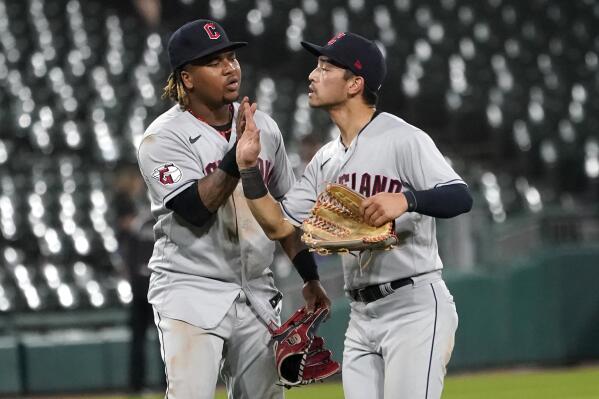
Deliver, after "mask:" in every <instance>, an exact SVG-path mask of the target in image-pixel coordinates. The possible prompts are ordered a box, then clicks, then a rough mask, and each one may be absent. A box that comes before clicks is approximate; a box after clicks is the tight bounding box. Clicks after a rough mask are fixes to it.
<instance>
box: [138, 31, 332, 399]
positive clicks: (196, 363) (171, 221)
mask: <svg viewBox="0 0 599 399" xmlns="http://www.w3.org/2000/svg"><path fill="white" fill-rule="evenodd" d="M244 45H246V43H245V42H232V41H230V40H229V39H228V37H227V35H226V33H225V31H224V30H223V28H222V27H221V26H220V25H218V24H217V23H216V22H213V21H208V20H196V21H192V22H189V23H187V24H185V25H183V26H182V27H181V28H179V29H178V30H177V31H176V32H175V33H174V34H173V35H172V36H171V38H170V40H169V44H168V53H169V58H170V63H171V67H172V74H171V75H170V77H169V79H168V82H167V86H166V87H165V96H167V97H170V98H171V99H173V100H175V101H176V102H177V104H176V105H174V106H173V107H172V108H170V109H169V110H168V111H166V112H165V113H164V114H162V115H160V116H159V117H158V118H157V119H156V120H155V121H154V122H153V123H152V124H151V125H150V126H149V127H148V128H147V130H146V132H145V134H144V137H143V140H142V142H141V144H140V146H139V149H138V162H139V166H140V170H141V172H142V175H143V177H144V180H145V183H146V185H147V187H148V189H149V194H150V198H151V203H152V213H153V215H154V217H155V218H156V224H155V225H154V235H155V245H154V251H153V255H152V258H151V259H150V262H149V268H150V269H151V271H152V274H151V278H150V288H149V293H148V299H149V302H150V303H151V304H152V307H153V310H154V319H155V323H156V326H157V328H158V332H159V338H160V345H161V354H162V358H163V360H164V364H165V374H166V380H167V390H166V397H167V398H169V399H196V398H206V399H208V398H210V399H212V398H213V397H214V392H215V387H216V382H217V376H218V373H219V372H220V374H221V377H222V378H223V380H224V382H225V383H226V386H227V390H228V395H229V398H247V399H249V398H282V397H283V394H282V388H281V387H280V386H277V385H276V382H277V379H278V376H277V374H276V370H275V367H274V354H273V351H272V345H271V342H270V338H271V337H270V333H269V327H272V326H273V325H274V324H278V322H279V314H278V309H280V306H279V303H280V299H281V293H280V292H279V291H278V290H277V289H276V287H275V285H274V283H273V276H272V272H271V271H270V269H269V268H268V266H269V265H270V264H271V262H272V259H273V250H274V246H273V245H274V244H273V243H272V242H271V241H270V240H269V239H268V238H267V237H266V236H265V235H264V233H263V231H262V229H261V228H260V226H259V225H258V224H257V223H256V221H255V219H254V218H253V216H252V214H251V212H250V211H249V209H248V207H247V204H246V201H245V199H244V198H243V194H242V190H241V184H240V182H239V170H238V167H237V164H236V160H235V150H236V143H237V139H238V137H239V136H240V135H241V134H243V133H244V131H245V132H247V130H248V128H251V129H258V128H259V129H260V131H261V134H262V138H263V140H262V148H261V151H259V154H258V155H257V158H256V160H257V165H259V166H258V167H259V168H260V173H261V176H262V180H263V184H265V185H266V186H268V189H269V190H270V192H271V193H272V195H273V196H274V198H281V197H282V196H283V195H284V194H285V193H286V192H287V191H288V190H289V188H290V187H291V186H292V184H293V182H294V176H293V173H292V170H291V167H290V164H289V160H288V159H287V156H286V153H285V146H284V144H283V140H282V136H281V133H280V131H279V128H278V126H277V124H276V123H275V122H274V121H273V120H272V119H271V118H270V117H268V116H267V115H266V114H264V113H262V112H260V111H256V105H255V104H253V105H251V104H250V103H249V101H248V99H247V98H244V99H243V100H242V101H241V103H237V102H236V100H237V99H238V97H239V86H240V83H241V70H240V66H239V63H238V61H237V58H236V54H235V51H234V50H235V49H237V48H239V47H242V46H244ZM248 116H249V117H250V118H251V119H252V124H251V126H247V125H246V117H248ZM255 133H256V132H254V134H255ZM300 244H301V241H299V239H298V238H297V236H295V237H293V236H290V237H289V238H288V239H286V240H283V241H282V245H283V248H284V250H285V251H286V252H287V254H288V255H289V256H290V258H291V259H293V263H294V265H295V266H296V267H298V270H300V274H301V275H302V277H303V278H304V281H306V284H305V286H304V296H305V298H306V301H307V303H308V305H309V306H308V307H309V308H310V307H312V308H314V307H315V306H325V307H328V306H330V301H329V300H328V298H327V297H326V294H325V292H324V290H323V289H322V287H321V286H320V283H319V282H318V274H317V273H316V272H312V274H309V275H308V274H305V273H303V272H301V270H311V271H314V270H315V264H314V260H313V259H312V257H311V255H310V254H308V252H307V250H305V247H301V246H300Z"/></svg>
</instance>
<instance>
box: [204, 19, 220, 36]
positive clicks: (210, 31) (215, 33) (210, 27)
mask: <svg viewBox="0 0 599 399" xmlns="http://www.w3.org/2000/svg"><path fill="white" fill-rule="evenodd" d="M204 30H205V31H206V33H207V34H208V37H209V38H210V40H216V39H218V38H219V37H220V33H219V32H218V31H217V30H216V26H214V24H213V23H212V22H210V23H207V24H206V25H204Z"/></svg>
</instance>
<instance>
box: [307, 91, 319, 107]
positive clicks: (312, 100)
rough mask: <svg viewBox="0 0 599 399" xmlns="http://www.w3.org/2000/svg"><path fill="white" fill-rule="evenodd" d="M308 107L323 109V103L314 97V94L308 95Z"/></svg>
mask: <svg viewBox="0 0 599 399" xmlns="http://www.w3.org/2000/svg"><path fill="white" fill-rule="evenodd" d="M308 105H309V106H310V107H312V108H320V107H322V102H321V101H320V100H319V99H318V97H316V95H314V93H310V94H309V95H308Z"/></svg>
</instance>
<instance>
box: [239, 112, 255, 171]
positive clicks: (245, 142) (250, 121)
mask: <svg viewBox="0 0 599 399" xmlns="http://www.w3.org/2000/svg"><path fill="white" fill-rule="evenodd" d="M255 112H256V104H255V103H254V104H252V105H251V106H250V105H249V104H246V106H245V109H244V118H245V128H244V130H243V134H242V135H241V137H240V138H239V139H238V141H237V153H236V157H237V165H238V166H239V168H240V169H246V168H251V167H252V166H255V165H256V164H257V162H258V155H260V150H261V146H260V129H258V127H257V126H256V122H255V121H254V113H255Z"/></svg>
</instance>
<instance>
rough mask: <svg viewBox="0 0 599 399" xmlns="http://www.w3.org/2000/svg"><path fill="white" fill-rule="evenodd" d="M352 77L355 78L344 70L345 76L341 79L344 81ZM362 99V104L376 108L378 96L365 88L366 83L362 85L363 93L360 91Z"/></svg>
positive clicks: (351, 73)
mask: <svg viewBox="0 0 599 399" xmlns="http://www.w3.org/2000/svg"><path fill="white" fill-rule="evenodd" d="M354 76H356V74H354V73H353V72H352V71H350V70H349V69H346V70H345V74H344V75H343V78H344V79H345V80H348V79H350V78H352V77H354ZM362 99H363V100H364V102H365V103H366V104H367V105H373V106H375V107H376V105H377V103H378V102H379V95H378V93H376V92H374V91H372V90H370V89H369V88H368V86H366V83H364V91H362Z"/></svg>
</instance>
